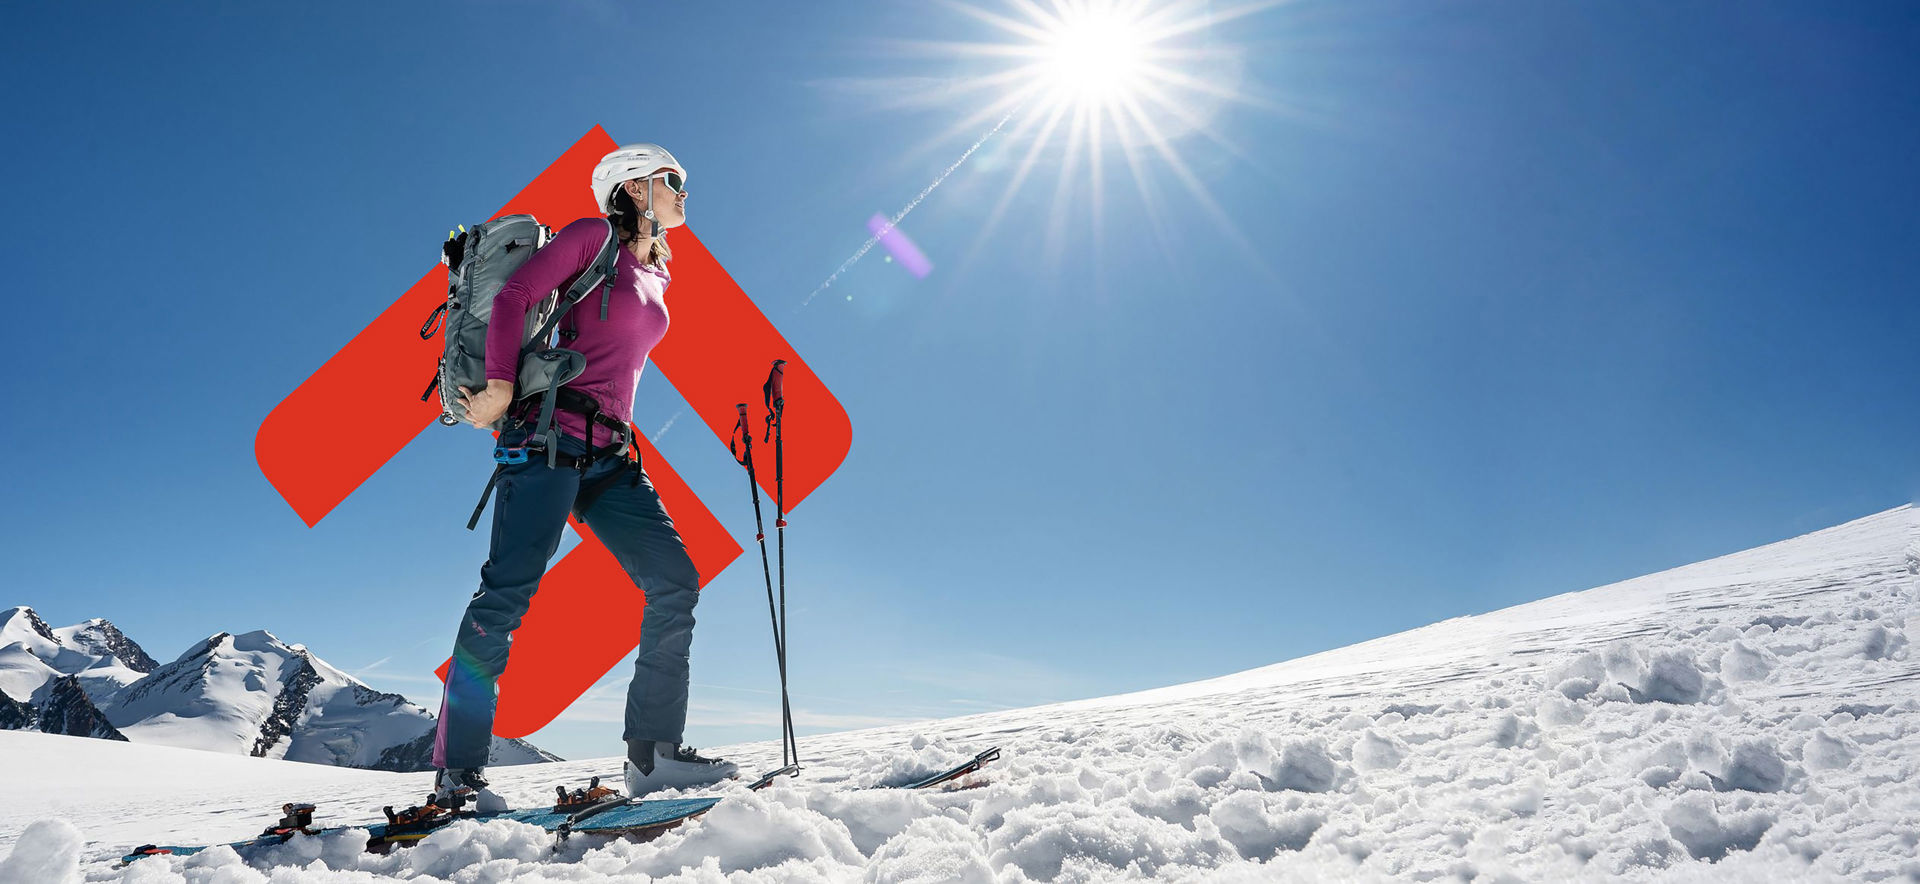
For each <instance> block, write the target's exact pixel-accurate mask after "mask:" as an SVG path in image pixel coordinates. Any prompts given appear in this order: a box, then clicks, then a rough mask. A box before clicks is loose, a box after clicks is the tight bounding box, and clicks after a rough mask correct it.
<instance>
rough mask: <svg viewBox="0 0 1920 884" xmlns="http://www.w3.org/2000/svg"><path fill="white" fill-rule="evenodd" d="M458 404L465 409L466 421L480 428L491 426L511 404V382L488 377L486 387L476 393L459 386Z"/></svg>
mask: <svg viewBox="0 0 1920 884" xmlns="http://www.w3.org/2000/svg"><path fill="white" fill-rule="evenodd" d="M460 404H461V405H462V406H463V407H465V408H466V409H467V423H470V424H473V425H474V426H476V427H479V428H481V429H486V428H488V427H491V426H492V425H493V423H494V421H497V420H499V419H500V416H501V415H503V414H506V413H507V406H509V405H512V404H513V382H512V381H503V380H500V379H498V378H493V379H490V380H488V381H487V388H486V389H485V390H481V391H480V392H479V393H478V394H475V393H474V392H473V391H472V390H469V389H467V388H466V387H461V388H460Z"/></svg>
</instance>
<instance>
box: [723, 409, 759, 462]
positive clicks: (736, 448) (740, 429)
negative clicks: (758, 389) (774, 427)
mask: <svg viewBox="0 0 1920 884" xmlns="http://www.w3.org/2000/svg"><path fill="white" fill-rule="evenodd" d="M734 407H735V408H738V409H740V422H739V423H736V424H734V425H733V435H732V436H731V437H729V438H728V439H727V450H728V451H731V452H733V459H734V460H735V461H737V462H738V463H739V464H740V465H741V466H743V467H746V468H747V470H748V472H752V470H753V425H752V424H749V423H747V403H745V402H742V403H740V404H739V405H736V406H734ZM743 439H744V440H745V441H746V451H745V452H744V453H743V452H742V451H741V450H740V444H741V440H743Z"/></svg>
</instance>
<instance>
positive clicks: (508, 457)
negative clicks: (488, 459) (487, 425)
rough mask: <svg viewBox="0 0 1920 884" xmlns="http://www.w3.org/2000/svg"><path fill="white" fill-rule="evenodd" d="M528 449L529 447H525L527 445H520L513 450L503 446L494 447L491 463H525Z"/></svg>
mask: <svg viewBox="0 0 1920 884" xmlns="http://www.w3.org/2000/svg"><path fill="white" fill-rule="evenodd" d="M529 447H530V446H527V445H521V446H518V447H515V448H508V447H507V446H505V445H496V446H494V448H493V462H494V463H526V462H527V449H528V448H529Z"/></svg>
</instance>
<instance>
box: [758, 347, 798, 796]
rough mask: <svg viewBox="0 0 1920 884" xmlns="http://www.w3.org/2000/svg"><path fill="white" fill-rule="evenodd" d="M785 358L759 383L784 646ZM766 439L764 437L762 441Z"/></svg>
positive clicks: (795, 746) (788, 713)
mask: <svg viewBox="0 0 1920 884" xmlns="http://www.w3.org/2000/svg"><path fill="white" fill-rule="evenodd" d="M786 364H787V361H786V360H785V359H775V360H774V361H773V370H771V371H769V372H767V382H766V383H765V384H762V385H761V387H760V392H761V394H762V395H764V396H765V397H766V404H767V431H768V432H769V433H771V434H772V436H773V531H774V546H775V548H776V549H777V550H778V551H779V562H780V644H781V647H782V649H784V648H785V647H786V640H787V485H786V478H787V468H786V451H787V448H786V437H785V435H784V434H783V432H782V426H783V425H784V424H785V417H786V412H787V393H786V374H787V372H786V368H785V366H786ZM761 441H763V442H764V441H766V440H764V439H763V440H761ZM785 670H786V659H785V656H784V654H783V655H782V658H781V671H783V672H784V671H785ZM785 694H786V692H785V691H784V690H782V692H781V701H780V704H781V711H782V714H783V715H784V716H785V717H786V728H787V740H788V742H791V743H793V754H794V761H795V762H796V763H798V762H799V760H800V758H799V756H800V744H799V741H798V739H797V738H795V737H794V735H793V713H792V711H791V710H790V709H789V708H788V706H787V702H786V696H785Z"/></svg>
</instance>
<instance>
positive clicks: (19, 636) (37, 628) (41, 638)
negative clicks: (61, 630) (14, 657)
mask: <svg viewBox="0 0 1920 884" xmlns="http://www.w3.org/2000/svg"><path fill="white" fill-rule="evenodd" d="M14 642H21V643H23V644H25V645H26V646H27V647H28V648H29V649H33V648H35V647H36V646H38V645H42V644H55V645H57V644H59V643H60V639H59V638H57V637H56V636H55V635H54V634H53V629H52V628H51V627H49V626H47V621H45V620H42V619H40V615H39V614H36V613H34V612H33V609H32V608H29V607H27V606H26V605H17V606H15V607H11V608H8V609H6V610H5V611H0V647H5V646H7V645H10V644H13V643H14Z"/></svg>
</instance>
